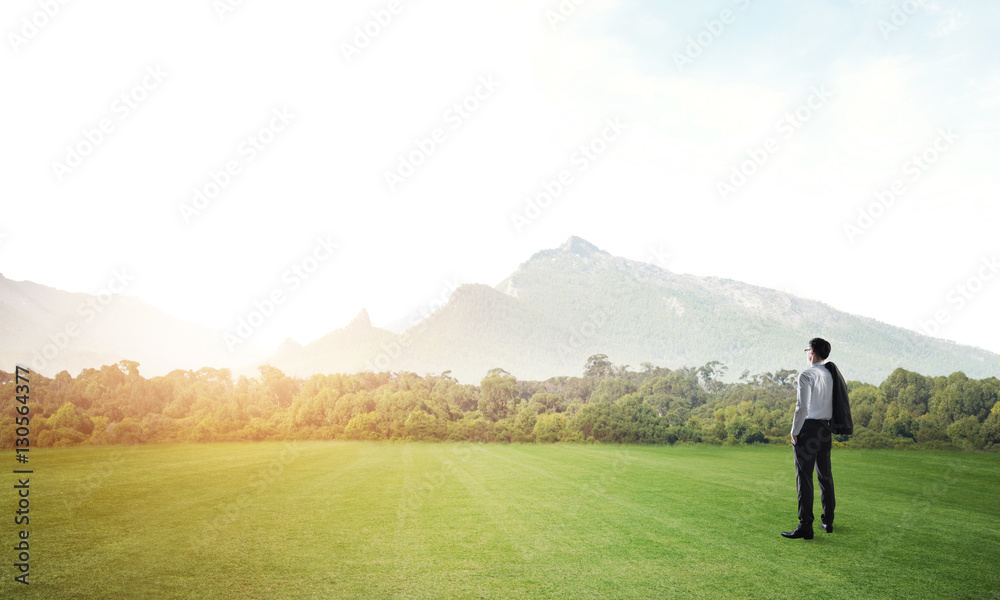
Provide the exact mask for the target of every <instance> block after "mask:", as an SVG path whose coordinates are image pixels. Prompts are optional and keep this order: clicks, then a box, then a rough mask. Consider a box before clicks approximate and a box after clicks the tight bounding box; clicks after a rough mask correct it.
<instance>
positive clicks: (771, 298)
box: [0, 236, 1000, 383]
mask: <svg viewBox="0 0 1000 600" xmlns="http://www.w3.org/2000/svg"><path fill="white" fill-rule="evenodd" d="M13 287H17V288H18V289H17V290H16V291H12V288H13ZM88 297H89V296H88V295H86V294H74V293H71V292H62V291H59V290H55V288H48V287H47V286H43V285H41V284H35V283H33V282H20V283H19V282H11V281H10V280H9V279H7V278H5V277H3V275H2V274H0V334H3V339H5V340H9V339H14V338H12V337H11V336H10V335H7V334H8V333H12V334H17V332H18V331H20V334H18V335H21V337H24V338H30V337H32V336H31V335H23V334H24V332H25V331H31V330H34V331H35V333H36V334H37V331H42V332H43V333H47V332H48V331H51V330H52V327H53V324H54V323H57V322H60V319H61V320H62V321H65V320H66V318H67V316H66V315H67V314H68V311H70V310H71V309H72V306H73V305H74V304H75V303H79V302H84V301H86V299H87V298H88ZM116 298H117V297H116ZM136 303H137V304H136ZM15 304H16V306H15ZM112 307H113V308H115V311H112V312H111V313H109V314H110V315H112V316H115V315H113V314H112V313H119V314H117V316H116V318H118V319H124V324H121V323H116V322H115V318H107V319H106V320H107V323H104V324H102V326H101V327H99V328H96V329H94V331H91V332H89V333H88V335H87V336H81V337H80V338H79V339H77V340H74V345H75V346H78V347H77V348H76V349H75V352H76V353H78V354H79V357H78V360H77V362H78V363H81V364H82V363H88V364H87V366H92V367H94V366H100V364H92V363H94V362H96V361H109V362H115V360H111V359H113V358H115V357H118V356H121V358H128V359H130V360H138V361H139V362H140V364H142V365H143V366H144V367H146V368H144V371H147V372H148V371H150V370H152V371H156V370H157V369H161V370H162V369H164V368H166V367H167V366H168V365H169V364H171V361H173V363H176V364H175V365H174V368H184V366H185V365H190V368H200V367H202V366H216V365H213V364H211V363H207V362H206V363H204V364H195V362H196V361H195V360H193V359H191V356H192V355H191V352H190V351H186V352H185V354H184V356H185V357H186V358H187V359H188V360H184V361H181V360H179V359H178V356H179V355H178V354H176V353H175V354H174V355H173V357H171V356H170V353H169V352H167V353H166V355H165V356H160V355H157V353H151V352H149V349H148V342H149V340H150V339H156V338H157V337H158V336H163V335H168V334H170V332H169V330H170V329H171V327H173V328H177V327H181V330H183V331H184V334H183V335H180V336H178V335H177V334H176V332H173V333H172V334H171V335H174V341H175V342H176V343H177V344H181V342H182V341H183V340H180V339H178V337H180V338H184V337H185V336H187V337H188V338H190V339H189V340H188V341H189V342H191V344H193V343H194V342H192V340H201V344H202V345H204V344H206V343H208V341H209V339H210V338H211V342H212V343H214V344H216V345H218V341H217V339H218V338H212V337H211V336H215V335H217V334H218V332H215V330H212V329H211V328H208V327H205V326H198V325H197V324H195V325H196V327H194V328H193V329H191V328H187V329H185V328H184V327H182V325H183V323H182V322H179V321H178V320H176V319H173V318H172V317H170V316H169V315H166V314H165V313H162V311H158V309H155V308H154V307H151V306H149V305H147V304H145V303H144V302H142V301H141V300H139V299H138V298H133V297H130V296H122V297H120V299H118V300H117V301H116V302H115V303H114V304H113V305H112V306H111V307H109V308H112ZM11 315H17V317H18V319H20V321H19V323H13V324H12V319H11ZM14 320H17V319H14ZM102 320H105V319H102ZM188 325H190V324H188ZM45 327H48V328H49V329H48V330H46V329H45ZM136 332H141V333H142V335H139V336H136V335H135V333H136ZM127 333H131V334H132V336H131V337H129V336H128V335H126V334H127ZM814 336H820V337H825V338H826V339H828V340H830V341H831V343H832V344H833V348H834V351H833V355H832V356H831V359H833V360H835V361H836V362H837V363H838V365H840V366H841V367H842V370H844V372H845V373H846V374H847V376H848V378H850V379H857V380H861V381H868V382H871V383H879V382H880V381H881V380H882V379H884V378H885V377H886V376H888V374H889V373H890V372H891V371H892V370H894V369H895V368H896V367H904V368H906V369H908V370H914V371H918V372H921V373H923V374H926V375H949V374H951V373H952V372H955V371H964V372H966V374H967V375H969V376H970V377H989V376H995V375H997V374H998V372H1000V370H998V369H997V361H998V359H1000V355H997V354H995V353H992V352H989V351H987V350H983V349H980V348H974V347H971V346H965V345H961V344H957V343H955V342H950V341H946V340H940V339H937V338H930V337H928V336H925V335H923V334H920V333H918V332H913V331H909V330H906V329H903V328H900V327H896V326H893V325H889V324H887V323H883V322H881V321H878V320H876V319H873V318H871V317H864V316H859V315H852V314H849V313H846V312H843V311H839V310H837V309H835V308H833V307H831V306H829V305H827V304H824V303H823V302H820V301H818V300H812V299H806V298H800V297H797V296H795V295H793V294H790V293H787V292H783V291H778V290H773V289H770V288H765V287H762V286H756V285H752V284H747V283H744V282H741V281H738V280H733V279H727V278H721V277H699V276H695V275H689V274H678V273H674V272H671V271H669V270H667V269H664V268H661V267H659V266H656V265H652V264H649V263H645V262H640V261H635V260H630V259H626V258H622V257H616V256H613V255H611V254H610V253H608V252H606V251H604V250H602V249H600V248H599V247H598V246H596V245H594V244H592V243H590V242H588V241H587V240H584V239H583V238H579V237H576V236H571V237H570V238H569V239H568V240H566V242H564V243H563V244H561V245H560V246H559V247H558V248H551V249H545V250H540V251H538V252H536V253H534V254H533V255H531V257H530V258H529V259H528V260H527V261H525V262H523V263H521V264H520V265H519V266H518V268H517V269H516V270H515V271H514V272H512V273H511V274H510V275H509V276H508V277H506V278H505V279H503V280H502V281H501V282H500V283H498V284H497V285H495V286H489V285H486V284H481V283H475V284H465V285H462V286H458V287H457V288H454V291H453V292H452V294H451V297H450V299H449V300H448V301H447V303H445V304H444V306H443V308H440V309H438V310H437V311H435V312H433V313H431V314H430V315H428V316H427V317H425V318H424V319H421V320H419V321H416V320H414V321H412V325H411V326H410V327H408V328H407V329H405V330H404V331H402V332H401V333H396V332H393V331H390V330H388V329H384V328H380V327H375V326H374V325H373V324H372V321H371V317H370V315H369V314H368V312H367V310H365V309H361V311H360V312H359V313H358V314H357V316H355V317H354V319H352V320H351V321H350V322H349V323H348V324H347V325H345V326H344V327H342V328H340V329H337V330H334V331H332V332H330V333H328V334H326V335H324V336H322V337H320V338H318V339H316V340H314V341H313V342H310V343H307V344H304V345H302V344H298V343H296V342H294V341H292V340H286V341H285V342H284V343H283V344H282V345H281V346H280V347H279V348H278V350H277V351H275V352H274V353H272V354H271V355H270V358H269V359H268V360H267V361H266V362H267V363H269V364H271V365H272V366H275V367H277V368H279V369H281V370H283V371H285V372H286V373H288V374H290V375H296V376H301V377H308V376H310V375H312V374H314V373H334V372H344V373H354V372H360V371H365V370H371V371H387V370H392V371H403V370H408V371H414V372H418V373H440V372H444V371H451V372H452V373H453V375H454V376H455V377H457V378H459V379H461V380H463V381H467V382H476V381H478V380H479V379H480V378H482V377H483V376H484V375H485V374H486V372H487V371H488V370H489V369H491V368H495V367H501V368H504V369H506V370H508V371H509V372H511V373H513V374H515V375H516V376H518V377H519V378H522V379H547V378H549V377H552V376H559V375H573V374H579V373H580V372H581V371H582V368H583V365H584V364H585V362H586V360H587V358H588V357H589V356H591V355H593V354H607V355H608V356H609V358H610V359H611V360H612V361H614V362H615V363H617V364H628V365H631V366H632V367H633V368H635V367H636V366H638V365H642V364H644V363H652V364H655V365H657V366H665V367H669V368H679V367H682V366H687V367H695V366H700V365H702V364H706V363H708V362H710V361H721V362H723V363H724V364H726V365H727V366H728V367H729V368H730V373H729V377H730V379H735V378H736V377H737V376H739V374H741V373H743V372H744V371H749V372H750V373H762V372H765V371H769V372H775V371H777V370H781V369H789V368H791V369H801V368H802V366H804V365H802V364H801V363H802V362H803V360H804V359H803V358H802V356H801V348H802V346H803V344H804V343H805V342H806V340H808V339H809V338H811V337H814ZM17 339H20V338H17ZM34 339H35V342H34V344H35V346H34V348H36V349H37V348H38V347H41V346H38V343H39V338H38V336H37V335H35V336H34ZM41 342H44V339H41ZM84 342H85V343H84ZM144 342H146V343H145V344H144ZM189 345H190V344H189ZM6 346H7V345H5V347H4V348H0V360H7V361H8V362H10V361H11V360H21V361H24V360H25V356H24V355H23V353H24V352H25V351H26V350H31V348H30V344H29V347H26V346H24V345H23V344H22V345H21V346H16V345H14V346H15V347H13V348H10V347H6ZM189 350H190V349H189ZM123 353H124V354H131V355H129V356H124V355H123ZM161 354H162V353H161ZM194 356H204V353H202V354H201V355H198V354H197V353H195V354H194ZM262 356H263V355H262ZM209 358H212V357H209ZM119 360H120V358H119ZM205 360H208V359H205ZM212 360H215V362H218V357H214V358H212ZM144 361H145V362H144ZM263 362H264V361H262V360H261V361H258V362H255V363H254V364H262V363H263ZM102 364H107V363H106V362H105V363H102ZM246 370H247V371H248V372H249V371H250V369H249V368H248V369H246Z"/></svg>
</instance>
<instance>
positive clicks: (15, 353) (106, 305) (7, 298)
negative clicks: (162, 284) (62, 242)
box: [0, 275, 265, 377]
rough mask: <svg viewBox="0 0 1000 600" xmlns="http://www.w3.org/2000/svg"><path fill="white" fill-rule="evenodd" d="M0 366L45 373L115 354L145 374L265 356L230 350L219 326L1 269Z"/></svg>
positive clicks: (252, 349) (94, 363)
mask: <svg viewBox="0 0 1000 600" xmlns="http://www.w3.org/2000/svg"><path fill="white" fill-rule="evenodd" d="M0 340H3V343H2V344H0V364H2V365H4V366H3V367H0V369H3V370H13V368H14V365H15V364H21V365H24V366H27V367H29V368H31V369H32V370H33V371H35V372H38V373H41V374H42V375H45V376H48V377H52V376H54V375H55V374H56V373H59V372H60V371H63V370H66V371H69V372H70V373H71V374H73V375H76V374H78V373H79V372H80V371H81V370H83V369H85V368H99V367H101V366H102V365H109V364H114V363H116V362H118V361H120V360H125V359H127V360H134V361H136V362H138V363H139V370H140V372H141V373H142V374H143V375H144V376H146V377H152V376H156V375H164V374H166V373H169V372H170V371H172V370H174V369H195V370H196V369H200V368H202V367H215V368H230V369H236V368H240V367H245V366H246V365H247V364H250V363H256V362H258V361H259V360H260V359H261V358H263V357H264V356H265V352H264V351H263V350H262V349H260V348H259V347H257V346H254V345H253V344H251V343H249V342H246V343H244V344H243V345H242V346H240V347H238V350H237V352H236V353H235V354H234V353H231V352H230V351H229V349H228V347H227V346H226V344H225V342H224V341H223V332H222V331H218V330H215V329H212V328H210V327H206V326H204V325H199V324H196V323H189V322H186V321H181V320H179V319H176V318H174V317H172V316H170V315H168V314H167V313H165V312H163V311H161V310H159V309H157V308H155V307H153V306H150V305H149V304H146V303H145V302H143V301H142V300H140V299H138V298H135V297H133V296H123V295H110V294H105V295H99V296H92V295H89V294H80V293H72V292H65V291H62V290H57V289H55V288H51V287H47V286H44V285H39V284H37V283H32V282H30V281H12V280H10V279H7V278H6V277H4V276H3V275H0Z"/></svg>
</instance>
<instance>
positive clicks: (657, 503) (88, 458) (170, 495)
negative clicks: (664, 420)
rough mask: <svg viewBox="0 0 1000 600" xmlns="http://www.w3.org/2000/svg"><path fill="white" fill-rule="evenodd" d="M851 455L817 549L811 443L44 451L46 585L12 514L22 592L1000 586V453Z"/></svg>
mask: <svg viewBox="0 0 1000 600" xmlns="http://www.w3.org/2000/svg"><path fill="white" fill-rule="evenodd" d="M834 453H835V454H834V459H833V460H834V478H835V481H836V484H837V494H838V500H839V507H838V512H837V521H836V531H835V532H834V533H833V534H825V533H823V532H822V530H820V529H819V528H818V527H817V528H816V539H815V540H811V541H803V540H786V539H784V538H782V537H781V536H780V535H779V532H780V531H782V530H787V529H790V528H792V527H794V525H795V522H796V515H795V485H794V474H793V470H792V453H791V449H790V448H789V447H749V448H747V447H743V448H740V447H723V448H719V447H709V446H675V447H617V446H585V445H457V444H389V443H340V442H330V443H323V442H306V443H294V444H293V443H288V444H282V443H261V444H211V445H180V446H144V447H119V448H114V447H87V448H62V449H49V450H33V451H32V453H31V454H32V463H31V467H33V468H34V469H35V470H36V472H35V474H34V475H32V476H31V477H32V479H31V496H30V497H31V532H32V533H31V537H30V538H29V539H30V541H31V566H32V569H31V576H30V581H31V582H32V583H31V585H30V586H24V585H21V584H18V583H15V582H13V577H14V575H15V574H16V572H15V569H14V568H13V566H12V563H13V562H14V559H15V551H14V550H13V548H12V547H13V545H14V544H15V542H14V537H13V534H14V530H15V529H20V528H19V527H16V526H14V525H13V524H12V517H11V516H7V517H3V523H4V525H3V539H2V550H0V553H2V554H0V564H2V565H3V567H2V571H3V579H2V583H0V597H2V598H5V599H6V598H39V599H57V598H81V599H82V598H102V599H110V598H114V599H119V598H122V599H132V598H135V599H143V600H147V599H148V600H155V599H160V598H198V599H209V598H219V599H241V598H260V599H272V598H379V599H383V598H386V599H388V598H498V599H508V598H567V599H587V598H686V597H692V598H821V597H822V598H849V599H852V600H857V599H860V598H998V597H1000V574H998V571H1000V564H998V562H1000V516H998V509H1000V494H998V492H1000V485H998V475H1000V456H998V455H987V454H963V453H949V452H916V451H912V452H909V451H908V452H893V451H860V450H854V451H850V450H839V451H838V450H835V451H834ZM13 477H14V476H13V475H11V474H8V475H7V478H8V481H10V482H11V483H10V484H7V483H5V484H4V485H3V488H4V489H6V490H7V491H6V492H4V493H3V498H2V499H0V502H2V506H3V507H4V511H5V513H6V514H7V515H13V512H14V503H15V495H14V493H13V492H14V490H13V488H12V487H11V486H12V484H13V483H14V481H13ZM819 513H820V507H819V498H818V494H817V506H816V514H817V515H819Z"/></svg>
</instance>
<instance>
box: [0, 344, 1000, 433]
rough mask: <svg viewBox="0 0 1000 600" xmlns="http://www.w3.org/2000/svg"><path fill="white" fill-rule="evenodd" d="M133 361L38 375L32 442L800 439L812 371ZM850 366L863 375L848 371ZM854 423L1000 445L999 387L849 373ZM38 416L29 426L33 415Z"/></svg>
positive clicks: (11, 400)
mask: <svg viewBox="0 0 1000 600" xmlns="http://www.w3.org/2000/svg"><path fill="white" fill-rule="evenodd" d="M139 367H140V365H139V364H138V363H136V362H134V361H128V360H123V361H120V362H118V363H116V364H114V365H106V366H104V367H101V368H100V369H85V370H83V371H82V372H81V373H80V374H79V375H78V376H77V377H72V376H70V374H69V373H67V372H66V371H63V372H61V373H59V374H57V375H56V376H55V378H51V379H50V378H45V377H42V376H40V375H38V374H32V375H31V382H30V399H29V403H28V406H29V409H30V411H29V414H28V419H29V423H28V424H29V427H30V435H31V439H30V444H31V446H39V447H52V446H73V445H81V444H160V443H187V442H193V443H197V442H225V441H263V440H390V441H443V440H448V441H469V442H502V443H511V442H514V443H554V442H578V443H613V444H674V443H678V442H680V443H704V444H789V443H790V440H789V439H788V438H789V429H790V427H791V419H792V412H793V409H794V405H795V382H796V376H797V374H798V373H797V371H794V370H784V371H778V372H776V373H763V374H757V375H750V374H749V372H744V373H743V374H742V375H741V376H740V378H739V379H738V380H737V381H735V382H724V381H723V380H724V378H725V374H726V370H727V369H726V366H725V365H723V364H722V363H719V362H710V363H707V364H705V365H703V366H701V367H696V368H695V367H691V368H681V369H674V370H671V369H667V368H664V367H657V366H654V365H652V364H650V363H644V364H643V365H641V370H638V371H632V370H630V367H629V366H624V365H614V364H613V363H612V362H611V361H610V360H609V359H608V357H607V356H606V355H604V354H598V355H594V356H591V357H590V358H589V360H588V361H587V363H586V365H585V366H584V371H583V374H582V376H580V377H569V376H566V377H555V378H551V379H548V380H546V381H520V380H518V379H517V378H516V377H515V376H514V375H512V374H510V373H508V372H507V371H505V370H503V369H499V368H497V369H492V370H490V371H489V372H488V373H487V374H486V376H485V377H484V378H483V379H482V381H481V382H480V383H479V385H468V384H461V383H459V382H458V381H456V380H455V379H454V378H453V377H451V375H450V372H449V371H446V372H443V373H441V374H440V375H425V376H419V375H417V374H414V373H409V372H384V373H372V372H364V373H358V374H354V375H339V374H335V375H313V376H312V377H309V378H305V379H304V378H296V377H290V376H288V375H286V374H284V373H283V372H281V371H280V370H279V369H276V368H274V367H271V366H262V367H260V368H259V370H258V371H259V374H258V375H257V376H254V377H246V376H240V377H238V378H235V379H234V377H233V376H232V374H231V372H230V371H229V370H228V369H212V368H203V369H200V370H198V371H190V370H188V371H185V370H176V371H173V372H171V373H169V374H167V375H165V376H162V377H153V378H151V379H146V378H144V377H143V376H142V375H140V373H139ZM848 375H849V374H848ZM15 387H16V386H15V375H14V374H13V373H7V372H3V371H0V395H2V406H3V407H4V408H3V412H4V416H5V418H4V419H3V421H2V423H0V447H3V448H13V447H15V444H17V437H18V434H17V428H18V425H19V423H17V422H16V421H15V419H17V418H21V416H22V415H19V414H18V411H17V407H18V406H20V405H19V404H18V403H17V402H16V400H15ZM848 388H849V392H850V400H851V410H852V413H853V417H854V424H855V430H854V435H851V436H837V438H836V443H837V445H839V446H846V447H860V448H897V449H899V448H908V447H919V448H931V449H951V450H987V451H997V450H1000V380H998V379H997V378H996V377H991V378H988V379H981V380H976V379H970V378H968V377H966V376H965V375H964V374H963V373H961V372H956V373H952V374H951V375H949V376H947V377H945V376H937V377H929V376H924V375H921V374H919V373H914V372H911V371H907V370H905V369H902V368H898V369H896V370H895V371H893V372H892V374H891V375H890V376H889V377H888V378H886V379H885V380H884V381H883V382H882V383H881V384H880V385H878V386H875V385H871V384H867V383H861V382H857V381H849V382H848ZM20 424H21V425H24V421H23V420H22V422H21V423H20Z"/></svg>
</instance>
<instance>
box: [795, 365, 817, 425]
mask: <svg viewBox="0 0 1000 600" xmlns="http://www.w3.org/2000/svg"><path fill="white" fill-rule="evenodd" d="M812 387H813V386H812V382H811V381H810V379H809V375H808V374H807V373H806V371H803V372H801V373H799V376H798V378H797V379H796V380H795V415H794V416H793V417H792V435H799V432H800V431H802V425H803V424H804V423H805V422H806V414H807V413H808V412H809V400H810V399H811V394H812Z"/></svg>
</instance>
